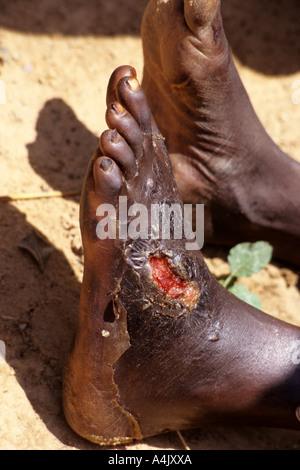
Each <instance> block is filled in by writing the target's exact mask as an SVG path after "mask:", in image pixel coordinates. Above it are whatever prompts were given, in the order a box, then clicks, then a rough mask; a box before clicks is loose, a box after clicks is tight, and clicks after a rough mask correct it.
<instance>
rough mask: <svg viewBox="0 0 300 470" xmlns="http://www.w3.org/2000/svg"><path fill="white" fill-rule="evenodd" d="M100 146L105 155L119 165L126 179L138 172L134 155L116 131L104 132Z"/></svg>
mask: <svg viewBox="0 0 300 470" xmlns="http://www.w3.org/2000/svg"><path fill="white" fill-rule="evenodd" d="M99 145H100V149H101V151H102V153H103V155H106V156H107V157H110V158H111V159H113V160H114V161H115V162H116V163H117V165H118V166H119V167H120V169H121V170H122V171H123V172H124V175H125V177H126V179H128V180H129V179H131V178H133V177H134V175H135V174H136V170H137V167H136V161H135V157H134V153H133V151H132V150H131V148H130V147H129V145H128V143H127V142H126V140H125V139H124V138H123V137H122V136H121V135H120V134H119V133H118V132H117V130H116V129H114V130H111V129H109V130H107V131H104V132H103V133H102V134H101V137H100V141H99ZM107 160H109V159H107ZM109 161H110V160H109Z"/></svg>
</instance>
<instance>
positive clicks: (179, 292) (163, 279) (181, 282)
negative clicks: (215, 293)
mask: <svg viewBox="0 0 300 470" xmlns="http://www.w3.org/2000/svg"><path fill="white" fill-rule="evenodd" d="M149 264H150V268H151V277H152V280H153V282H154V283H155V284H156V285H157V287H158V288H159V289H160V290H161V291H163V292H164V294H165V296H166V297H167V298H168V299H170V300H175V301H177V302H180V303H182V304H184V305H185V306H186V307H187V308H188V309H189V310H190V311H192V310H193V308H194V306H195V305H196V302H197V300H198V298H199V289H198V287H197V285H196V283H194V282H192V281H187V280H185V279H182V278H181V277H180V276H179V275H178V274H177V273H175V271H174V268H173V267H172V266H171V264H170V263H169V261H168V260H167V258H165V257H163V256H160V257H158V256H150V258H149Z"/></svg>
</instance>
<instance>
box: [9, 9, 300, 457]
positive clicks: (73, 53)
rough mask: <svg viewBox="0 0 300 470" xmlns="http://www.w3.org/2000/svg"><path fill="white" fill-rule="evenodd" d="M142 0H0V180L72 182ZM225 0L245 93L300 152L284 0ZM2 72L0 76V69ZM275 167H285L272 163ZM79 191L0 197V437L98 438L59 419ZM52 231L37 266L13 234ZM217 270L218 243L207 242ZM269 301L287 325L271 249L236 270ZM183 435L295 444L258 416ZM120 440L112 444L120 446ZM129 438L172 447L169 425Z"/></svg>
mask: <svg viewBox="0 0 300 470" xmlns="http://www.w3.org/2000/svg"><path fill="white" fill-rule="evenodd" d="M146 3H147V2H146V0H139V1H136V0H111V1H109V2H108V1H107V0H85V1H83V0H62V1H60V0H53V1H49V0H48V1H47V0H31V1H30V2H24V0H12V1H10V2H8V1H7V0H0V80H2V83H3V82H4V83H5V85H6V104H0V116H1V128H0V129H1V130H0V132H1V148H0V153H1V167H0V168H1V171H0V183H1V194H2V195H7V194H12V193H32V192H41V191H42V192H47V191H50V190H60V191H72V190H78V191H79V190H80V188H81V184H82V179H83V176H84V173H85V169H86V166H87V162H88V160H89V157H90V155H91V153H92V151H93V149H94V148H95V146H96V145H97V139H98V136H99V134H100V133H101V132H102V131H103V130H104V129H105V128H106V126H105V121H104V112H105V91H106V84H107V81H108V78H109V76H110V73H111V72H112V70H113V69H114V68H115V67H117V66H119V65H121V64H125V63H129V64H132V65H134V66H135V67H136V69H137V71H138V75H139V77H141V76H142V70H143V56H142V48H141V39H140V23H141V18H142V13H143V10H144V8H145V5H146ZM263 3H264V7H263V9H262V6H261V2H260V1H259V0H252V1H251V2H244V1H243V0H226V1H224V5H223V14H224V23H225V28H226V31H227V34H228V37H229V39H230V44H231V47H232V50H233V53H234V57H235V60H236V63H237V66H238V69H239V71H240V74H241V76H242V79H243V81H244V83H245V86H246V88H247V90H248V92H249V95H250V96H251V99H252V102H253V104H254V107H255V109H256V111H257V113H258V115H259V117H260V119H261V120H262V122H263V124H264V125H265V127H266V129H267V130H268V132H269V133H270V135H271V136H272V137H273V139H274V140H275V141H276V142H277V143H278V144H279V145H280V146H281V147H282V148H283V149H284V150H285V151H286V152H288V153H289V154H290V155H291V156H292V157H294V158H295V159H297V160H298V161H300V141H299V122H300V104H297V103H298V102H299V101H300V99H299V94H298V95H297V88H293V86H296V87H297V86H298V87H299V89H300V86H299V85H300V82H299V83H297V82H296V81H297V80H299V79H300V60H299V59H300V30H299V28H300V26H299V13H300V8H299V2H298V1H297V0H286V1H283V0H282V1H276V2H275V1H271V0H265V1H264V2H263ZM0 84H1V82H0ZM283 176H284V175H283ZM78 203H79V197H78V196H75V197H73V198H71V197H69V198H62V197H60V198H54V199H46V198H45V199H39V200H27V201H15V202H9V203H8V202H6V203H2V204H0V221H1V238H0V248H1V249H0V259H1V261H0V292H1V296H0V340H1V341H4V342H5V344H6V361H7V362H6V363H4V364H1V365H0V393H1V400H0V449H98V448H99V447H97V446H96V445H93V444H90V443H88V442H87V441H85V440H84V439H81V438H80V437H78V436H77V435H75V433H74V432H73V431H72V430H71V429H70V428H69V427H68V425H67V424H66V422H65V419H64V416H63V412H62V406H61V383H62V368H63V364H64V360H65V357H66V353H67V351H68V349H69V347H70V344H71V341H72V337H73V333H74V330H75V326H76V321H77V308H78V300H79V294H80V282H81V276H82V267H83V264H82V263H83V260H82V255H81V241H80V235H79V227H78V207H79V206H78ZM36 230H38V231H39V232H40V233H41V234H43V236H44V237H45V238H46V239H47V240H48V242H49V243H50V245H51V248H52V250H51V253H50V255H49V257H48V259H47V261H46V263H45V268H44V270H41V268H40V266H39V264H38V263H37V262H36V261H35V259H34V258H33V257H32V256H31V254H30V253H29V252H28V251H25V250H24V249H21V248H20V244H22V240H23V239H24V238H26V237H27V236H30V235H31V234H32V233H34V232H35V231H36ZM205 255H206V257H207V262H208V265H209V267H210V268H211V270H212V271H213V272H214V274H216V275H217V276H220V275H221V274H222V273H226V272H227V271H228V265H227V263H226V255H227V251H226V250H225V249H224V250H223V249H218V250H216V249H214V248H209V249H206V251H205ZM246 283H247V285H248V286H249V288H250V289H251V290H253V292H256V293H257V294H258V295H259V296H260V298H261V300H262V303H263V306H264V308H265V310H266V312H268V313H269V314H271V315H274V316H278V317H280V318H282V319H284V320H286V321H289V322H292V323H295V324H298V325H300V311H299V306H300V295H299V270H297V269H295V268H293V267H292V266H288V265H284V264H279V263H275V262H274V263H273V262H272V264H270V265H269V266H267V267H266V268H265V269H264V270H263V271H262V272H261V273H260V274H258V275H255V276H254V277H253V278H252V279H251V280H247V282H246ZM183 434H184V437H185V439H186V441H187V443H188V445H189V446H190V447H191V448H192V449H300V434H299V433H297V432H292V431H286V430H274V429H269V430H266V429H263V428H259V429H258V428H253V429H248V428H242V429H230V430H228V429H226V430H225V429H222V428H219V429H207V428H205V429H198V430H193V431H189V432H184V433H183ZM121 448H124V447H121ZM127 448H129V449H136V448H142V449H182V444H181V442H180V440H179V438H178V436H177V434H176V433H169V434H166V435H164V436H157V437H153V438H151V439H146V440H145V441H143V442H142V443H137V444H135V445H132V446H127Z"/></svg>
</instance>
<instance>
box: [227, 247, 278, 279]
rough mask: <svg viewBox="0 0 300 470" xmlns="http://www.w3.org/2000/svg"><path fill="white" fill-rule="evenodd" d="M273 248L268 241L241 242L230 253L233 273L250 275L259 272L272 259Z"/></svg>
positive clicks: (233, 274) (229, 259)
mask: <svg viewBox="0 0 300 470" xmlns="http://www.w3.org/2000/svg"><path fill="white" fill-rule="evenodd" d="M272 254H273V248H272V246H271V245H270V244H269V243H268V242H263V241H260V242H255V243H249V242H245V243H239V244H238V245H236V246H235V247H233V248H232V249H231V250H230V252H229V255H228V262H229V264H230V268H231V275H232V276H235V277H248V276H251V275H252V274H254V273H258V272H259V271H261V270H262V268H264V267H265V266H266V264H268V263H269V262H270V261H271V259H272Z"/></svg>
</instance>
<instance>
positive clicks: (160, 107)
mask: <svg viewBox="0 0 300 470" xmlns="http://www.w3.org/2000/svg"><path fill="white" fill-rule="evenodd" d="M142 37H143V47H144V63H145V67H144V78H143V88H144V90H145V94H146V96H147V99H148V103H149V105H150V108H151V110H152V113H153V115H154V117H155V120H156V122H157V125H158V126H159V128H160V130H161V132H162V134H163V135H164V137H165V138H166V145H167V148H168V151H169V153H170V155H171V160H172V165H173V169H174V173H175V178H176V182H177V185H178V189H179V193H180V195H181V197H182V199H183V202H185V203H192V204H196V203H202V204H205V211H206V212H205V221H206V222H205V241H206V243H214V244H224V245H228V246H233V245H235V244H236V243H239V242H241V241H250V242H251V241H256V240H268V241H269V242H270V243H271V244H272V245H273V246H274V255H275V257H278V258H280V259H282V260H285V261H289V262H292V263H296V264H300V251H299V250H298V245H299V241H300V222H299V221H300V192H299V190H298V187H299V181H300V165H299V164H298V163H296V161H294V160H292V159H291V158H290V157H288V156H287V155H285V154H284V153H283V152H282V151H281V150H280V149H279V148H278V147H277V146H276V145H275V143H274V142H273V141H272V140H271V138H270V137H269V136H268V135H267V133H266V132H265V130H264V128H263V126H262V125H261V123H260V122H259V119H258V117H257V115H256V114H255V112H254V109H253V107H252V105H251V103H250V100H249V97H248V95H247V93H246V90H245V88H244V86H243V84H242V82H241V79H240V77H239V75H238V72H237V70H236V67H235V65H234V62H233V59H232V56H231V53H230V49H229V46H228V42H227V39H226V36H225V32H224V29H223V25H222V17H221V11H220V1H219V0H208V1H205V2H203V1H200V0H193V1H191V0H179V1H177V0H176V1H175V0H166V1H160V0H150V1H149V3H148V6H147V9H146V12H145V15H144V20H143V28H142Z"/></svg>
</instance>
